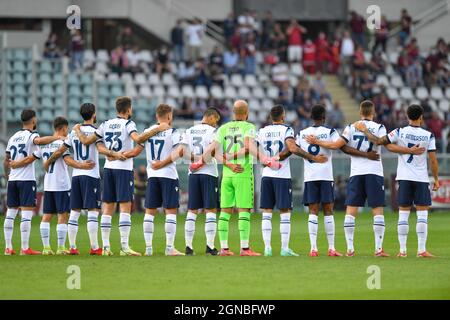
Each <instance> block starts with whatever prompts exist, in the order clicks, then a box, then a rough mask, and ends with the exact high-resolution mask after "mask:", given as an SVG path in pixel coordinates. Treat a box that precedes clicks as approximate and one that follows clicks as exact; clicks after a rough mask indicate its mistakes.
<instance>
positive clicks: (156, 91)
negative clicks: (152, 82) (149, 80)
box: [152, 85, 166, 98]
mask: <svg viewBox="0 0 450 320" xmlns="http://www.w3.org/2000/svg"><path fill="white" fill-rule="evenodd" d="M152 91H153V96H154V97H158V98H162V97H164V96H165V94H166V90H164V87H163V86H161V85H158V86H154V87H153V90H152Z"/></svg>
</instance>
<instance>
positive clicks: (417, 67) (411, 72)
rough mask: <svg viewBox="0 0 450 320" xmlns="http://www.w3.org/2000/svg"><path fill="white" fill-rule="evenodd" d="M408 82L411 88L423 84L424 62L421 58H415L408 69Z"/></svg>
mask: <svg viewBox="0 0 450 320" xmlns="http://www.w3.org/2000/svg"><path fill="white" fill-rule="evenodd" d="M405 76H406V84H407V85H408V86H409V87H411V88H417V87H418V86H421V85H422V79H423V78H422V64H421V63H420V60H419V59H414V60H413V62H412V63H411V64H410V65H409V66H408V68H407V69H406V75H405Z"/></svg>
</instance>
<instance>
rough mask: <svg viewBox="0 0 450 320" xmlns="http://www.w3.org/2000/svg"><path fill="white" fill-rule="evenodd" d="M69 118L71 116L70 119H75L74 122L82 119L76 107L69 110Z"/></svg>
mask: <svg viewBox="0 0 450 320" xmlns="http://www.w3.org/2000/svg"><path fill="white" fill-rule="evenodd" d="M68 118H69V121H74V122H77V121H80V119H81V117H80V114H79V112H78V111H77V110H75V109H70V110H69V116H68Z"/></svg>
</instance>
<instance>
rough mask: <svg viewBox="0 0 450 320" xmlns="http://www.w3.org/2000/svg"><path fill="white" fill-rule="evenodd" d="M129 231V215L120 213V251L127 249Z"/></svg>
mask: <svg viewBox="0 0 450 320" xmlns="http://www.w3.org/2000/svg"><path fill="white" fill-rule="evenodd" d="M130 230H131V215H130V214H129V213H126V212H121V213H120V217H119V233H120V244H121V246H122V249H128V248H129V244H128V240H129V239H130Z"/></svg>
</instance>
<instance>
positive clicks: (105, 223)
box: [100, 214, 112, 248]
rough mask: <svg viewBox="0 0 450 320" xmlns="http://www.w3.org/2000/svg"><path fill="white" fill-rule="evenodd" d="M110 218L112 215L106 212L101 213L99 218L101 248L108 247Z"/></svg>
mask: <svg viewBox="0 0 450 320" xmlns="http://www.w3.org/2000/svg"><path fill="white" fill-rule="evenodd" d="M111 220H112V217H111V216H108V215H106V214H102V217H101V218H100V227H101V229H102V244H103V248H109V247H110V246H111V245H110V244H109V234H110V233H111Z"/></svg>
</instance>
